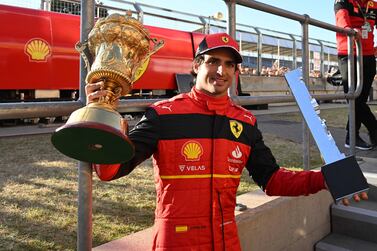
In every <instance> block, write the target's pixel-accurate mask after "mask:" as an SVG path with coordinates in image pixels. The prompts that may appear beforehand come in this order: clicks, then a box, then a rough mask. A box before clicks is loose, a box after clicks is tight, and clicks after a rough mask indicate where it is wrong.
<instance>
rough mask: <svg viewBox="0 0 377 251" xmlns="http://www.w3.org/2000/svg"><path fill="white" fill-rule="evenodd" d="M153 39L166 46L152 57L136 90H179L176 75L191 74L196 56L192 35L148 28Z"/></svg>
mask: <svg viewBox="0 0 377 251" xmlns="http://www.w3.org/2000/svg"><path fill="white" fill-rule="evenodd" d="M146 28H147V29H148V30H149V32H150V35H151V37H152V38H157V39H158V40H161V39H162V40H164V42H165V45H164V47H162V48H161V49H160V50H159V51H158V52H157V53H156V54H154V55H152V57H151V60H150V62H149V65H148V68H147V70H146V72H145V73H144V75H143V76H142V77H141V78H140V79H139V80H138V81H136V82H135V84H134V87H133V88H134V89H177V85H176V82H175V74H176V73H190V71H191V63H192V59H193V55H194V52H193V51H194V49H193V47H192V41H191V33H190V32H184V31H178V30H172V29H165V28H158V27H152V26H146Z"/></svg>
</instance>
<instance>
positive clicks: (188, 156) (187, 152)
mask: <svg viewBox="0 0 377 251" xmlns="http://www.w3.org/2000/svg"><path fill="white" fill-rule="evenodd" d="M181 154H182V155H183V156H184V157H185V160H186V161H198V160H200V156H202V155H203V147H202V145H201V144H200V143H199V142H197V141H193V140H190V141H187V142H186V143H185V144H184V145H183V146H182V149H181Z"/></svg>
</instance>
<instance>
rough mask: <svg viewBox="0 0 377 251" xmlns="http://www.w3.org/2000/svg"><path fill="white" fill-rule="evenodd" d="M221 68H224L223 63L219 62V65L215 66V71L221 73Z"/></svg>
mask: <svg viewBox="0 0 377 251" xmlns="http://www.w3.org/2000/svg"><path fill="white" fill-rule="evenodd" d="M223 70H224V64H222V63H219V65H218V66H217V73H219V74H223Z"/></svg>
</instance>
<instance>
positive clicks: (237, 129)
mask: <svg viewBox="0 0 377 251" xmlns="http://www.w3.org/2000/svg"><path fill="white" fill-rule="evenodd" d="M229 124H230V131H231V132H232V133H233V135H234V137H236V138H237V139H238V137H239V136H240V135H241V133H242V130H243V126H242V124H241V123H240V122H238V121H236V120H229Z"/></svg>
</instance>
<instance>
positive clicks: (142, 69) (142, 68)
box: [134, 58, 150, 82]
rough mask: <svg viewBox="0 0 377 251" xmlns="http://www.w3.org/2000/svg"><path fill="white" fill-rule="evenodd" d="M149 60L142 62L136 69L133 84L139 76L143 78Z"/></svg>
mask: <svg viewBox="0 0 377 251" xmlns="http://www.w3.org/2000/svg"><path fill="white" fill-rule="evenodd" d="M149 60H150V58H147V59H146V60H144V62H143V63H142V64H141V66H140V67H139V68H137V69H136V71H135V74H134V75H135V78H134V82H136V80H138V79H139V78H140V77H141V76H143V74H144V73H145V71H146V70H147V68H148V64H149Z"/></svg>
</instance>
